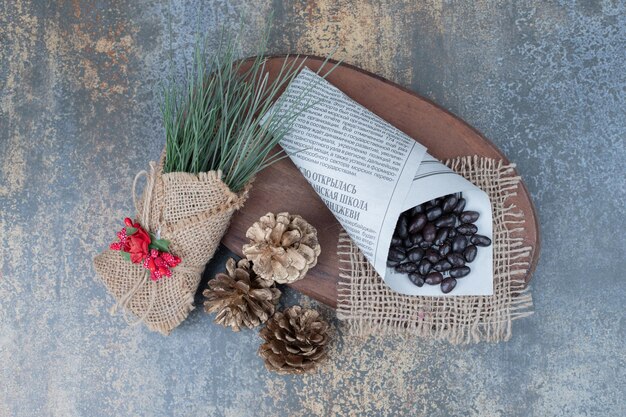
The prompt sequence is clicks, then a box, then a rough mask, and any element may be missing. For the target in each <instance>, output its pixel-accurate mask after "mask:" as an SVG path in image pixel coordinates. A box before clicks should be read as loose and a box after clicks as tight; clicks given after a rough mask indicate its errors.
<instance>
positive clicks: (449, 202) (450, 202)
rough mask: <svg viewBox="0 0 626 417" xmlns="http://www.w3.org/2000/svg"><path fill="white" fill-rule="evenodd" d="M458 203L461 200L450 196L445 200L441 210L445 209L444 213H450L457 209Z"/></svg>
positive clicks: (452, 195)
mask: <svg viewBox="0 0 626 417" xmlns="http://www.w3.org/2000/svg"><path fill="white" fill-rule="evenodd" d="M458 201H459V199H458V198H457V197H456V196H455V195H454V194H451V195H449V196H448V197H447V198H446V199H445V200H443V203H442V204H441V208H442V209H443V211H444V213H449V212H451V211H452V210H454V207H456V203H457V202H458Z"/></svg>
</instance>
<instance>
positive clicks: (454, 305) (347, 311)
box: [337, 156, 533, 344]
mask: <svg viewBox="0 0 626 417" xmlns="http://www.w3.org/2000/svg"><path fill="white" fill-rule="evenodd" d="M446 165H448V166H449V167H450V168H451V169H453V170H454V171H455V172H457V173H458V174H460V175H462V176H463V177H465V178H467V179H468V180H469V181H471V182H472V183H474V184H475V185H476V186H478V187H480V188H481V189H482V190H484V191H485V192H486V193H487V194H488V195H489V198H490V200H491V205H492V210H493V266H494V268H493V273H494V278H493V279H494V282H493V295H490V296H457V297H454V296H452V297H420V296H408V295H403V294H399V293H396V292H395V291H393V290H391V289H390V288H389V287H387V286H386V285H385V283H384V281H383V280H382V278H380V276H379V275H378V274H377V273H376V271H375V270H374V269H373V268H372V266H371V265H370V263H369V262H367V260H366V259H365V258H364V256H363V254H362V253H361V252H360V251H359V249H358V248H357V247H356V245H355V244H354V243H353V242H352V240H351V239H350V238H349V237H348V235H347V234H346V233H345V232H342V233H341V235H340V237H339V245H338V253H339V258H340V273H339V275H340V281H339V284H338V303H337V304H338V305H337V317H338V318H339V319H341V320H343V321H345V323H346V324H347V331H348V334H350V335H352V336H357V337H367V336H370V335H382V336H389V335H393V336H418V337H423V338H427V339H438V340H447V341H449V342H451V343H454V344H467V343H477V342H481V341H487V342H499V341H506V340H509V339H510V338H511V334H512V333H511V332H512V330H511V321H512V320H515V319H519V318H522V317H526V316H529V315H530V314H532V306H533V302H532V296H531V293H530V288H529V287H526V285H525V282H524V274H525V273H526V272H527V269H528V267H529V262H530V260H531V253H532V248H531V247H527V246H524V243H523V241H522V238H521V237H519V233H520V232H521V231H522V230H523V226H524V218H523V215H522V213H521V212H520V211H519V210H518V209H517V208H516V207H515V206H514V205H512V204H510V203H508V202H507V199H508V198H509V197H511V196H513V195H515V194H516V190H517V188H518V186H519V183H520V177H518V176H516V175H515V172H514V167H515V166H514V165H513V164H511V165H505V164H503V163H502V161H498V160H494V159H489V158H482V157H477V156H465V157H459V158H456V159H452V160H448V161H446Z"/></svg>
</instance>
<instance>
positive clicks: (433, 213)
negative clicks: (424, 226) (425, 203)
mask: <svg viewBox="0 0 626 417" xmlns="http://www.w3.org/2000/svg"><path fill="white" fill-rule="evenodd" d="M442 214H443V210H442V209H441V207H439V206H435V207H433V208H431V209H429V210H428V211H427V212H426V218H428V220H429V221H431V222H432V221H433V220H435V219H437V218H439V217H440V216H441V215H442Z"/></svg>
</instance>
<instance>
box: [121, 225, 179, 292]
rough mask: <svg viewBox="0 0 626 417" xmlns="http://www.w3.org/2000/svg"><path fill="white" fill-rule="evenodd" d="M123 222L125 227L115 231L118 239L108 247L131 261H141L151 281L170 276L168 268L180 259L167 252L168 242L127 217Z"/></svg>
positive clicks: (136, 262)
mask: <svg viewBox="0 0 626 417" xmlns="http://www.w3.org/2000/svg"><path fill="white" fill-rule="evenodd" d="M124 223H125V224H126V227H124V228H123V229H122V230H120V231H119V232H117V238H118V239H119V241H118V242H114V243H111V245H110V246H109V247H110V248H111V249H112V250H116V251H120V252H121V253H122V256H124V257H126V258H127V259H128V260H130V261H131V262H132V263H135V264H138V263H142V264H143V267H144V268H146V269H147V270H149V271H150V279H152V280H153V281H158V280H159V279H161V278H163V277H170V276H172V271H171V269H170V268H174V267H175V266H176V265H178V264H179V263H180V261H181V259H180V258H179V257H178V256H175V255H172V254H171V253H169V252H168V250H167V249H168V247H169V242H168V241H167V240H165V239H157V238H156V237H155V236H153V235H152V234H151V233H148V232H147V231H146V230H145V229H144V228H143V227H141V225H140V224H139V223H136V222H135V223H133V221H132V220H131V219H130V218H128V217H127V218H125V219H124Z"/></svg>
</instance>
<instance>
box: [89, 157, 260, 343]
mask: <svg viewBox="0 0 626 417" xmlns="http://www.w3.org/2000/svg"><path fill="white" fill-rule="evenodd" d="M150 165H151V170H150V172H145V171H144V172H143V174H144V175H145V176H146V177H147V183H148V185H147V186H146V187H145V189H144V192H143V194H142V197H141V199H140V200H139V202H137V204H136V209H137V218H138V219H139V221H140V223H141V224H142V226H143V227H144V228H146V229H147V230H149V231H151V232H153V233H157V231H158V232H160V236H161V238H163V239H167V240H169V241H170V250H171V252H172V253H173V254H175V255H177V256H179V257H180V258H181V259H182V262H181V264H180V265H178V266H176V267H174V268H172V276H171V277H164V278H162V279H160V280H159V281H156V282H155V281H151V280H149V279H146V277H147V275H146V273H147V270H146V269H145V268H143V266H142V265H141V264H133V263H131V262H129V261H127V260H125V259H123V258H122V257H121V256H120V253H119V252H118V251H113V250H110V249H107V250H105V251H104V252H103V253H101V254H100V255H98V256H96V258H95V259H94V265H95V269H96V272H97V273H98V275H99V276H100V277H101V279H102V281H103V282H104V284H105V286H106V287H107V289H108V290H109V292H110V293H111V294H112V295H113V297H114V298H115V299H116V301H117V302H118V304H123V307H126V310H129V311H130V312H132V313H133V314H134V315H135V316H137V317H138V318H139V320H137V322H144V323H145V324H146V325H147V326H148V328H149V329H151V330H154V331H158V332H160V333H162V334H164V335H168V334H170V332H171V331H172V329H174V328H175V327H176V326H178V325H179V324H180V323H181V322H182V321H183V320H185V319H186V318H187V316H188V315H189V312H190V311H191V310H193V309H194V304H193V301H194V295H195V293H196V290H197V288H198V285H199V284H200V278H201V274H202V271H203V270H204V267H205V265H206V263H207V262H208V261H209V260H210V259H211V258H212V257H213V254H214V253H215V250H216V249H217V247H218V245H219V243H220V240H221V239H222V237H223V235H224V233H225V232H226V229H227V228H228V225H229V223H230V219H231V217H232V215H233V213H234V212H235V211H236V210H238V209H239V208H241V207H242V205H243V203H244V201H245V200H246V198H247V196H248V190H249V187H247V188H246V189H245V190H244V191H242V192H241V193H240V194H235V193H233V192H232V191H231V190H230V189H229V188H228V186H227V185H226V184H225V183H224V182H223V181H222V180H221V177H222V173H221V172H220V171H210V172H202V173H199V174H197V175H196V174H190V173H185V172H173V173H165V174H164V173H163V157H162V158H161V161H160V163H159V164H158V165H157V164H155V163H154V162H152V163H151V164H150ZM140 174H142V173H140ZM140 174H138V177H139V176H140ZM134 188H135V187H134V185H133V194H134ZM145 201H147V204H144V202H145ZM137 286H138V288H137ZM129 296H131V297H130V298H129V299H127V300H125V302H123V303H122V300H124V299H126V298H128V297H129Z"/></svg>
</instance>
